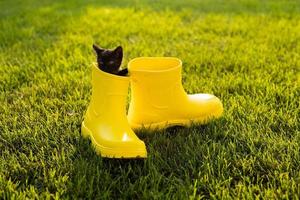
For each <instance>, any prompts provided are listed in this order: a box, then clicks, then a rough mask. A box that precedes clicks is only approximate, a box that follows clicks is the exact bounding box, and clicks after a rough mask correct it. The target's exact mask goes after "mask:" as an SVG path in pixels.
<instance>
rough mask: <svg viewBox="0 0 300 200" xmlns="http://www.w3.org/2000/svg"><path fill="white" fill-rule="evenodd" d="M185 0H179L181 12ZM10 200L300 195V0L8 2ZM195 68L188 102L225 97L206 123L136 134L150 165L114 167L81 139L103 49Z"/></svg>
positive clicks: (1, 82) (1, 126) (5, 126)
mask: <svg viewBox="0 0 300 200" xmlns="http://www.w3.org/2000/svg"><path fill="white" fill-rule="evenodd" d="M171 2H172V3H171ZM0 6H1V11H0V41H1V43H0V91H1V93H0V100H1V104H0V196H1V197H4V198H7V199H10V198H12V197H15V198H21V197H23V198H25V197H28V198H34V197H41V198H44V197H50V196H51V197H53V198H55V197H57V198H59V197H63V198H71V199H73V198H75V199H76V198H92V199H95V198H100V197H102V198H112V197H117V196H122V197H124V198H126V197H127V198H129V197H131V198H159V199H161V198H163V199H164V198H172V199H174V198H179V199H182V198H184V199H186V198H188V197H191V198H193V197H196V198H198V197H205V198H208V197H215V198H217V199H221V198H230V197H238V198H242V197H244V198H253V197H255V196H262V197H266V198H275V197H277V198H279V197H281V198H285V197H286V198H296V197H297V196H299V195H300V167H299V166H300V153H299V152H300V129H299V124H300V122H299V111H300V106H299V96H300V89H299V83H300V78H299V77H300V76H299V69H300V53H299V52H300V23H299V22H300V14H299V13H300V12H299V10H300V5H299V3H298V2H297V1H274V0H273V1H264V2H262V3H260V1H254V0H252V1H245V0H243V1H237V0H231V1H226V2H224V1H221V0H214V1H200V2H199V1H195V0H189V1H164V2H162V3H159V2H158V1H143V2H140V1H120V2H116V1H89V2H84V3H83V2H82V3H80V2H77V1H66V2H65V1H58V2H52V1H49V2H47V1H43V2H38V1H37V2H35V1H22V2H18V1H7V2H0ZM93 42H96V43H98V44H100V45H102V46H103V47H107V48H113V47H115V46H117V45H122V46H123V47H124V50H125V55H124V56H125V57H124V62H123V67H126V64H127V62H128V61H129V60H130V59H132V58H134V57H138V56H176V57H179V58H181V59H182V60H183V84H184V88H185V89H186V91H188V92H189V93H197V92H209V93H214V94H215V95H217V96H218V97H220V98H221V99H222V101H223V103H224V107H225V113H224V116H223V117H222V118H221V119H220V120H216V121H214V122H212V123H210V124H208V125H207V126H194V127H192V128H189V129H180V128H174V129H170V130H167V131H163V132H157V133H147V131H141V132H139V133H137V134H138V135H139V136H140V138H141V139H143V140H144V141H145V143H146V145H147V149H148V156H149V157H148V158H147V159H146V160H145V161H120V160H107V159H102V158H100V157H99V156H97V155H96V154H95V153H94V151H93V150H92V148H91V146H90V144H89V142H88V141H85V140H83V139H82V138H81V137H80V124H81V121H82V117H83V114H84V112H85V109H86V106H87V105H88V102H89V98H90V89H91V85H90V75H91V74H90V73H91V68H90V66H91V63H92V62H94V61H95V56H94V54H93V51H92V48H91V45H92V43H93Z"/></svg>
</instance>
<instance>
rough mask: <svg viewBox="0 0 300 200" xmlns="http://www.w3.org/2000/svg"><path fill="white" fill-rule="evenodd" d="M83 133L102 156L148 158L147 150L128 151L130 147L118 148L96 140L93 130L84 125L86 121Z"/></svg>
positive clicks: (82, 129) (82, 125)
mask: <svg viewBox="0 0 300 200" xmlns="http://www.w3.org/2000/svg"><path fill="white" fill-rule="evenodd" d="M81 135H82V137H83V138H85V139H90V140H91V143H92V146H93V147H94V149H95V151H96V153H97V154H98V155H100V156H101V157H105V158H124V159H130V158H131V159H133V158H146V157H147V152H145V151H143V150H141V151H128V149H125V150H124V149H116V148H110V147H105V146H103V145H100V144H98V143H97V142H96V140H95V139H94V137H93V134H92V132H91V131H90V130H89V129H88V128H87V127H86V126H85V125H84V122H82V124H81Z"/></svg>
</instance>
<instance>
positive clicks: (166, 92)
mask: <svg viewBox="0 0 300 200" xmlns="http://www.w3.org/2000/svg"><path fill="white" fill-rule="evenodd" d="M128 69H129V72H130V76H131V92H132V95H131V97H132V100H131V101H132V103H133V104H134V105H135V106H138V107H141V108H142V107H145V106H149V105H151V106H153V107H157V108H166V107H168V106H170V104H172V102H173V101H172V100H173V99H178V98H183V95H182V94H183V93H184V89H183V87H182V84H181V70H182V63H181V60H179V59H177V58H172V57H144V58H136V59H133V60H131V61H130V62H129V64H128ZM162 97H163V98H162Z"/></svg>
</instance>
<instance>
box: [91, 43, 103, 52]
mask: <svg viewBox="0 0 300 200" xmlns="http://www.w3.org/2000/svg"><path fill="white" fill-rule="evenodd" d="M93 49H94V50H95V52H96V53H97V54H100V53H102V52H103V51H104V49H102V48H100V47H99V46H97V45H96V44H93Z"/></svg>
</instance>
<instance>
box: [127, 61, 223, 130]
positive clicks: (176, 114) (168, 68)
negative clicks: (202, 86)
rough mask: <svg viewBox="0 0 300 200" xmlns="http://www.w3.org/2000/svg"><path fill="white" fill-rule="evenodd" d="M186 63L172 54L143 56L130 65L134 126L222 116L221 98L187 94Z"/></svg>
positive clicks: (184, 122) (159, 126)
mask: <svg viewBox="0 0 300 200" xmlns="http://www.w3.org/2000/svg"><path fill="white" fill-rule="evenodd" d="M181 68H182V62H181V60H179V59H177V58H172V57H141V58H135V59H133V60H131V61H130V62H129V64H128V69H129V73H130V76H131V102H130V106H129V112H128V116H127V118H128V121H129V123H130V125H131V127H132V128H133V129H138V128H142V127H145V128H147V129H163V128H167V127H170V126H175V125H180V126H190V125H191V124H192V123H201V124H203V123H207V122H208V121H210V120H211V119H213V118H218V117H220V116H221V115H222V112H223V106H222V103H221V101H220V100H219V99H218V98H217V97H215V96H214V95H211V94H193V95H187V94H186V92H185V91H184V89H183V87H182V84H181Z"/></svg>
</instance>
